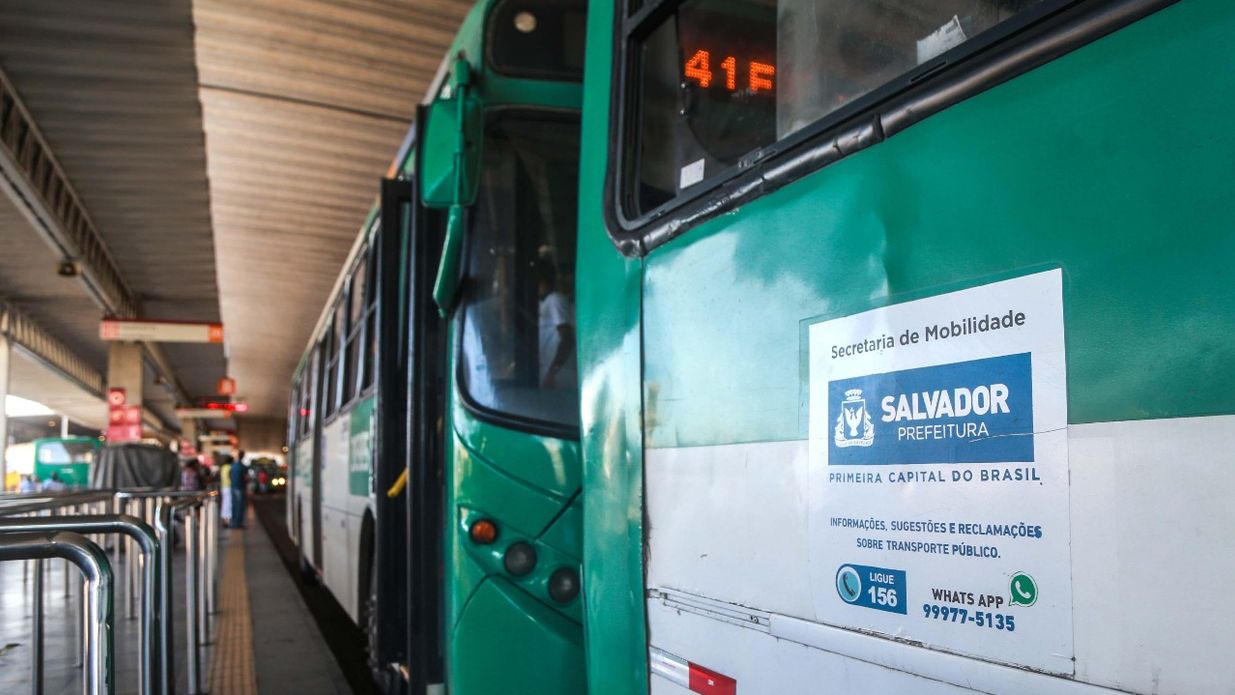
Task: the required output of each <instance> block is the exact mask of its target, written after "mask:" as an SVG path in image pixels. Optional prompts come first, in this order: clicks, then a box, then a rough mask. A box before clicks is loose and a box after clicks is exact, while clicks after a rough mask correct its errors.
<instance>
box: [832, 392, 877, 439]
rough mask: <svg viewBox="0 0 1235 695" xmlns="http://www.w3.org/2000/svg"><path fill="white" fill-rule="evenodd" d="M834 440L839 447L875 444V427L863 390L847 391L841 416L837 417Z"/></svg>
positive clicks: (833, 434)
mask: <svg viewBox="0 0 1235 695" xmlns="http://www.w3.org/2000/svg"><path fill="white" fill-rule="evenodd" d="M832 440H833V441H834V442H836V446H838V447H850V446H870V445H871V444H874V443H875V425H874V423H872V422H871V416H870V413H869V412H867V410H866V399H865V398H862V389H849V390H848V391H845V400H843V401H841V404H840V414H839V415H837V416H836V429H834V430H833V431H832Z"/></svg>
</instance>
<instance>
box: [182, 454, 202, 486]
mask: <svg viewBox="0 0 1235 695" xmlns="http://www.w3.org/2000/svg"><path fill="white" fill-rule="evenodd" d="M180 489H181V490H193V491H196V490H200V489H202V471H201V467H200V466H199V465H198V464H197V459H189V460H188V461H185V462H184V466H182V467H181V468H180Z"/></svg>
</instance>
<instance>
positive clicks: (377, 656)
mask: <svg viewBox="0 0 1235 695" xmlns="http://www.w3.org/2000/svg"><path fill="white" fill-rule="evenodd" d="M585 23H586V28H585ZM1232 33H1235V6H1232V5H1231V4H1230V3H1226V2H1221V1H1219V0H1181V1H1179V2H1171V1H1169V0H1085V1H1078V0H826V1H825V0H630V1H629V2H627V1H626V0H621V1H617V0H614V1H605V2H593V3H589V4H588V5H587V7H586V13H585V8H584V6H583V5H582V3H578V2H566V1H565V0H540V1H538V2H515V1H512V0H492V1H490V0H485V1H484V2H480V3H479V4H478V5H477V6H476V7H475V8H474V10H473V11H472V13H471V14H470V15H469V16H468V18H467V20H466V21H465V22H464V24H463V26H462V28H461V29H460V32H459V35H458V37H457V38H456V40H455V42H454V44H453V45H452V47H451V50H450V52H449V54H448V55H447V57H446V60H445V62H444V63H443V65H442V67H441V69H440V70H439V73H438V77H437V79H436V80H435V82H434V85H433V86H432V88H431V89H430V91H429V94H428V96H427V98H426V100H425V102H424V103H423V104H422V107H421V109H420V111H419V112H418V114H417V118H416V122H415V125H414V127H413V129H412V132H411V133H409V137H408V139H407V141H406V142H405V144H404V147H403V148H402V149H401V150H400V152H399V154H398V156H397V157H396V159H395V161H394V164H393V166H392V169H391V172H390V174H391V178H390V179H388V180H386V181H384V182H383V183H382V187H381V195H380V199H379V201H378V205H377V206H376V207H375V208H374V209H373V211H372V212H371V214H370V216H369V218H368V220H367V221H366V223H365V224H364V226H363V228H362V229H363V231H362V233H361V235H360V237H359V239H358V240H357V243H356V245H355V247H354V249H353V252H352V254H351V255H350V256H349V259H348V260H347V262H346V263H345V266H344V272H343V273H342V275H341V276H340V277H339V279H338V281H337V283H336V286H335V289H334V291H333V292H332V295H331V300H330V302H329V303H328V305H327V306H326V307H325V309H324V310H323V312H322V315H321V318H320V320H319V321H318V325H317V328H316V329H315V331H314V334H313V338H312V340H311V341H310V343H309V345H308V346H307V349H306V352H305V356H304V358H303V360H302V362H301V365H300V367H299V369H298V370H297V373H296V375H295V380H294V383H293V389H292V399H291V400H292V409H291V418H290V421H291V428H290V437H289V448H290V450H291V457H290V458H291V461H292V463H291V465H292V485H291V490H290V493H291V494H290V495H289V508H288V513H289V526H290V527H291V529H292V534H293V536H294V537H295V538H296V539H297V541H298V543H299V544H300V547H301V549H302V556H303V558H304V561H303V564H304V568H305V572H306V574H308V575H311V576H317V577H319V578H321V579H322V580H323V581H324V582H325V583H326V585H327V586H328V587H329V588H330V589H331V591H332V592H333V593H334V594H335V596H336V597H338V598H339V600H340V601H341V602H342V603H343V604H344V606H345V607H346V608H347V609H348V610H349V612H350V613H351V614H352V615H353V617H354V618H355V619H356V620H357V623H358V624H359V625H361V626H362V627H364V628H366V629H367V630H368V633H369V644H370V657H371V658H370V666H371V667H372V669H373V673H374V676H375V679H376V680H377V681H378V683H379V685H380V686H381V687H382V688H383V689H384V690H386V691H387V692H397V693H415V694H416V695H420V693H432V694H434V695H436V694H438V693H443V692H447V693H450V694H451V695H490V694H499V693H500V694H502V695H523V694H531V693H536V694H537V695H540V694H545V695H582V694H584V693H590V694H591V695H644V694H651V695H684V694H685V693H690V692H694V693H700V694H701V695H736V693H738V692H741V693H744V694H746V695H761V694H763V693H769V694H775V695H808V694H811V695H813V694H814V693H820V692H863V693H866V692H869V693H910V694H912V695H916V694H918V693H924V694H927V695H945V694H946V695H961V694H969V693H975V692H980V693H1005V692H1006V693H1058V694H1060V695H1074V694H1075V695H1089V694H1093V693H1103V692H1134V693H1150V692H1181V693H1182V692H1189V693H1190V692H1197V693H1201V692H1206V693H1207V692H1220V691H1225V690H1228V689H1229V686H1230V683H1232V682H1235V661H1233V660H1230V659H1223V658H1222V655H1223V654H1224V653H1226V652H1229V651H1230V650H1231V649H1232V648H1235V630H1233V629H1232V626H1231V624H1230V621H1229V620H1228V619H1227V616H1229V615H1231V614H1235V593H1232V592H1230V591H1228V590H1227V588H1226V585H1225V582H1226V580H1227V578H1228V577H1230V576H1232V574H1233V573H1235V564H1232V558H1235V541H1233V540H1232V536H1231V534H1230V532H1229V530H1230V529H1231V528H1235V505H1231V504H1230V500H1231V499H1232V498H1235V476H1232V475H1231V474H1230V471H1231V470H1232V468H1233V467H1235V453H1232V452H1235V380H1233V379H1235V370H1233V369H1231V365H1232V364H1235V347H1233V346H1235V340H1232V333H1233V329H1232V319H1231V317H1232V316H1235V283H1232V282H1231V274H1232V273H1231V269H1232V268H1233V267H1235V235H1233V234H1232V233H1231V229H1233V228H1235V206H1232V205H1231V204H1230V201H1231V200H1232V199H1235V186H1233V185H1232V181H1233V179H1232V176H1231V171H1232V168H1231V163H1232V162H1235V135H1232V131H1231V130H1230V129H1228V128H1225V126H1224V125H1222V124H1223V123H1225V121H1226V120H1228V119H1227V117H1228V116H1229V114H1230V113H1232V112H1235V83H1233V80H1232V77H1231V76H1232V75H1235V52H1232V51H1231V50H1230V49H1229V46H1230V40H1229V37H1230V36H1231V35H1232ZM581 145H582V146H581ZM1164 587H1165V588H1166V590H1164Z"/></svg>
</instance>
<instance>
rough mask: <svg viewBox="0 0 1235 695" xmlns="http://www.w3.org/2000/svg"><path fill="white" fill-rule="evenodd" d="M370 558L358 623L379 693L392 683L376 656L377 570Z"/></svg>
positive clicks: (386, 690) (385, 691)
mask: <svg viewBox="0 0 1235 695" xmlns="http://www.w3.org/2000/svg"><path fill="white" fill-rule="evenodd" d="M374 564H375V563H374V562H373V560H372V559H370V560H369V572H368V574H369V590H368V593H367V594H366V596H365V600H364V601H362V602H361V604H360V625H361V627H363V628H364V631H365V640H366V645H365V662H366V663H367V664H368V666H369V675H370V676H371V677H372V678H373V684H374V686H376V687H377V691H378V692H379V693H389V692H390V691H391V690H390V689H391V686H393V685H394V683H393V682H392V680H391V673H390V671H389V670H387V669H386V668H383V667H382V664H381V662H380V661H379V660H378V656H377V572H376V571H375V570H376V567H374Z"/></svg>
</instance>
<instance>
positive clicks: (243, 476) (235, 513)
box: [230, 449, 249, 528]
mask: <svg viewBox="0 0 1235 695" xmlns="http://www.w3.org/2000/svg"><path fill="white" fill-rule="evenodd" d="M230 477H231V479H232V523H231V527H232V528H244V492H245V485H247V484H248V482H249V466H248V465H247V464H246V463H245V462H244V450H243V449H241V450H240V451H237V452H236V460H235V462H233V463H232V470H231V476H230Z"/></svg>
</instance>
